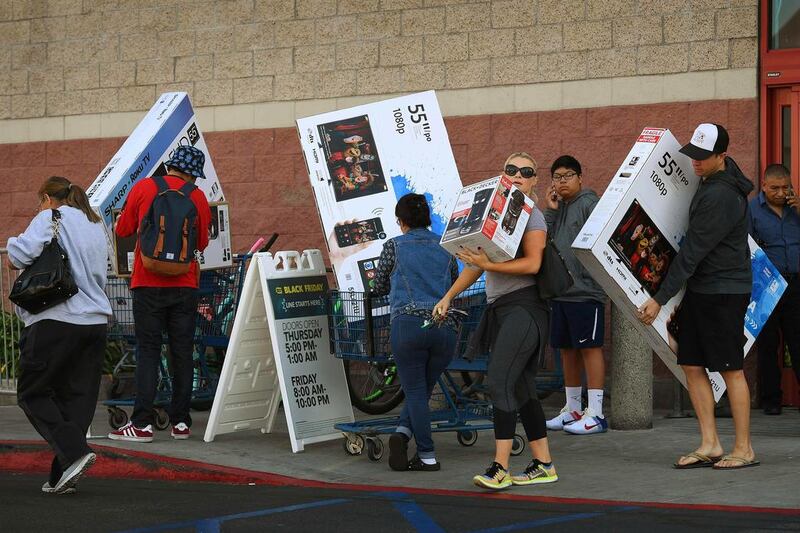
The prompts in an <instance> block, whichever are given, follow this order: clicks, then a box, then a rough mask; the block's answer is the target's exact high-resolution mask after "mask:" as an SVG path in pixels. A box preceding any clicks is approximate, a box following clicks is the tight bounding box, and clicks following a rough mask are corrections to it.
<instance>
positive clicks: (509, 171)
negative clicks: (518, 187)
mask: <svg viewBox="0 0 800 533" xmlns="http://www.w3.org/2000/svg"><path fill="white" fill-rule="evenodd" d="M517 172H519V174H520V176H522V177H523V178H525V179H526V180H527V179H531V178H532V177H534V176H535V175H536V171H535V170H534V169H533V167H522V168H519V167H518V166H516V165H506V168H505V173H506V176H515V175H516V174H517Z"/></svg>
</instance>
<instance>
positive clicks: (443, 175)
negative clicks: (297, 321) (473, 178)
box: [297, 91, 462, 292]
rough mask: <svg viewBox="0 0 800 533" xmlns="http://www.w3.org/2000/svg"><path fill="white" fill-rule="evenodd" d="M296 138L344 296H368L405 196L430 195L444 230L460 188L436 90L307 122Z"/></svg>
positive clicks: (435, 225)
mask: <svg viewBox="0 0 800 533" xmlns="http://www.w3.org/2000/svg"><path fill="white" fill-rule="evenodd" d="M297 132H298V134H299V136H300V147H301V149H302V150H303V157H304V159H305V163H306V168H307V169H308V177H309V180H310V183H311V189H312V191H313V192H314V201H315V203H316V206H317V210H318V212H319V218H320V222H321V224H322V231H323V235H324V237H325V238H326V240H327V247H328V252H329V257H330V261H331V266H332V267H333V270H334V272H335V273H336V282H337V284H338V287H339V290H341V291H344V292H362V291H365V290H369V286H370V283H371V280H372V279H374V276H375V272H376V270H375V268H376V266H377V262H378V257H379V256H380V254H381V250H382V249H383V244H384V243H385V242H386V239H391V238H392V237H396V236H398V235H400V227H399V226H398V225H397V223H396V221H395V220H396V218H395V216H394V208H395V205H396V204H397V200H399V199H400V198H402V197H403V196H404V195H405V194H408V193H412V192H413V193H417V194H422V195H425V197H426V198H427V200H428V205H429V206H430V211H431V230H432V231H433V232H434V233H436V234H438V235H441V234H442V233H443V232H444V228H445V227H446V226H447V221H448V217H449V216H450V213H451V212H452V210H453V205H455V201H456V198H457V197H458V191H460V190H461V186H462V184H461V179H460V178H459V177H458V169H456V162H455V159H454V158H453V151H452V149H451V147H450V141H449V138H448V136H447V128H445V125H444V120H443V119H442V113H441V111H440V110H439V103H438V102H437V100H436V94H435V93H434V92H433V91H426V92H423V93H418V94H409V95H406V96H401V97H398V98H391V99H389V100H383V101H380V102H373V103H371V104H365V105H360V106H357V107H352V108H349V109H339V110H337V111H331V112H330V113H324V114H321V115H315V116H312V117H307V118H302V119H299V120H298V121H297Z"/></svg>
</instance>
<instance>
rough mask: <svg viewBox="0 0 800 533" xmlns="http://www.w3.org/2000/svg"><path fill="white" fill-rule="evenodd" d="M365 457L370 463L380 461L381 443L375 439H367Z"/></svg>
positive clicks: (381, 454)
mask: <svg viewBox="0 0 800 533" xmlns="http://www.w3.org/2000/svg"><path fill="white" fill-rule="evenodd" d="M367 457H369V460H370V461H375V462H377V461H380V460H381V457H383V441H382V440H381V439H379V438H377V437H375V438H371V439H367Z"/></svg>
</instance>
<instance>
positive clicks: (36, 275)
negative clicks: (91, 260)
mask: <svg viewBox="0 0 800 533" xmlns="http://www.w3.org/2000/svg"><path fill="white" fill-rule="evenodd" d="M51 211H52V216H53V238H52V239H51V240H50V242H48V243H47V244H45V245H44V248H43V249H42V253H41V254H40V255H39V257H37V258H36V260H35V261H34V262H33V263H31V264H30V265H29V266H28V267H27V268H26V269H25V270H24V271H22V273H21V274H20V275H19V276H18V277H17V279H16V281H15V282H14V286H13V287H12V289H11V294H9V295H8V299H9V300H11V301H12V302H14V304H16V305H18V306H19V307H21V308H22V309H24V310H26V311H28V312H29V313H33V314H37V313H41V312H42V311H44V310H45V309H50V308H51V307H53V306H55V305H58V304H60V303H62V302H65V301H66V300H68V299H69V298H71V297H72V296H74V295H75V294H77V293H78V286H77V285H76V284H75V279H74V278H73V277H72V270H71V269H70V267H69V258H68V257H67V252H65V251H64V249H63V248H62V247H61V245H60V244H58V230H59V228H60V226H61V224H60V222H59V219H60V218H61V213H59V212H58V210H57V209H52V210H51Z"/></svg>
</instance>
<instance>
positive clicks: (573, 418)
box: [547, 406, 582, 431]
mask: <svg viewBox="0 0 800 533" xmlns="http://www.w3.org/2000/svg"><path fill="white" fill-rule="evenodd" d="M581 416H582V415H581V413H579V412H578V411H570V410H569V409H568V408H567V407H566V406H564V408H563V409H561V412H560V413H558V416H556V417H553V418H551V419H550V420H548V421H547V429H548V431H561V430H562V429H564V426H568V425H570V424H572V423H574V422H577V421H578V420H580V419H581Z"/></svg>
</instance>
